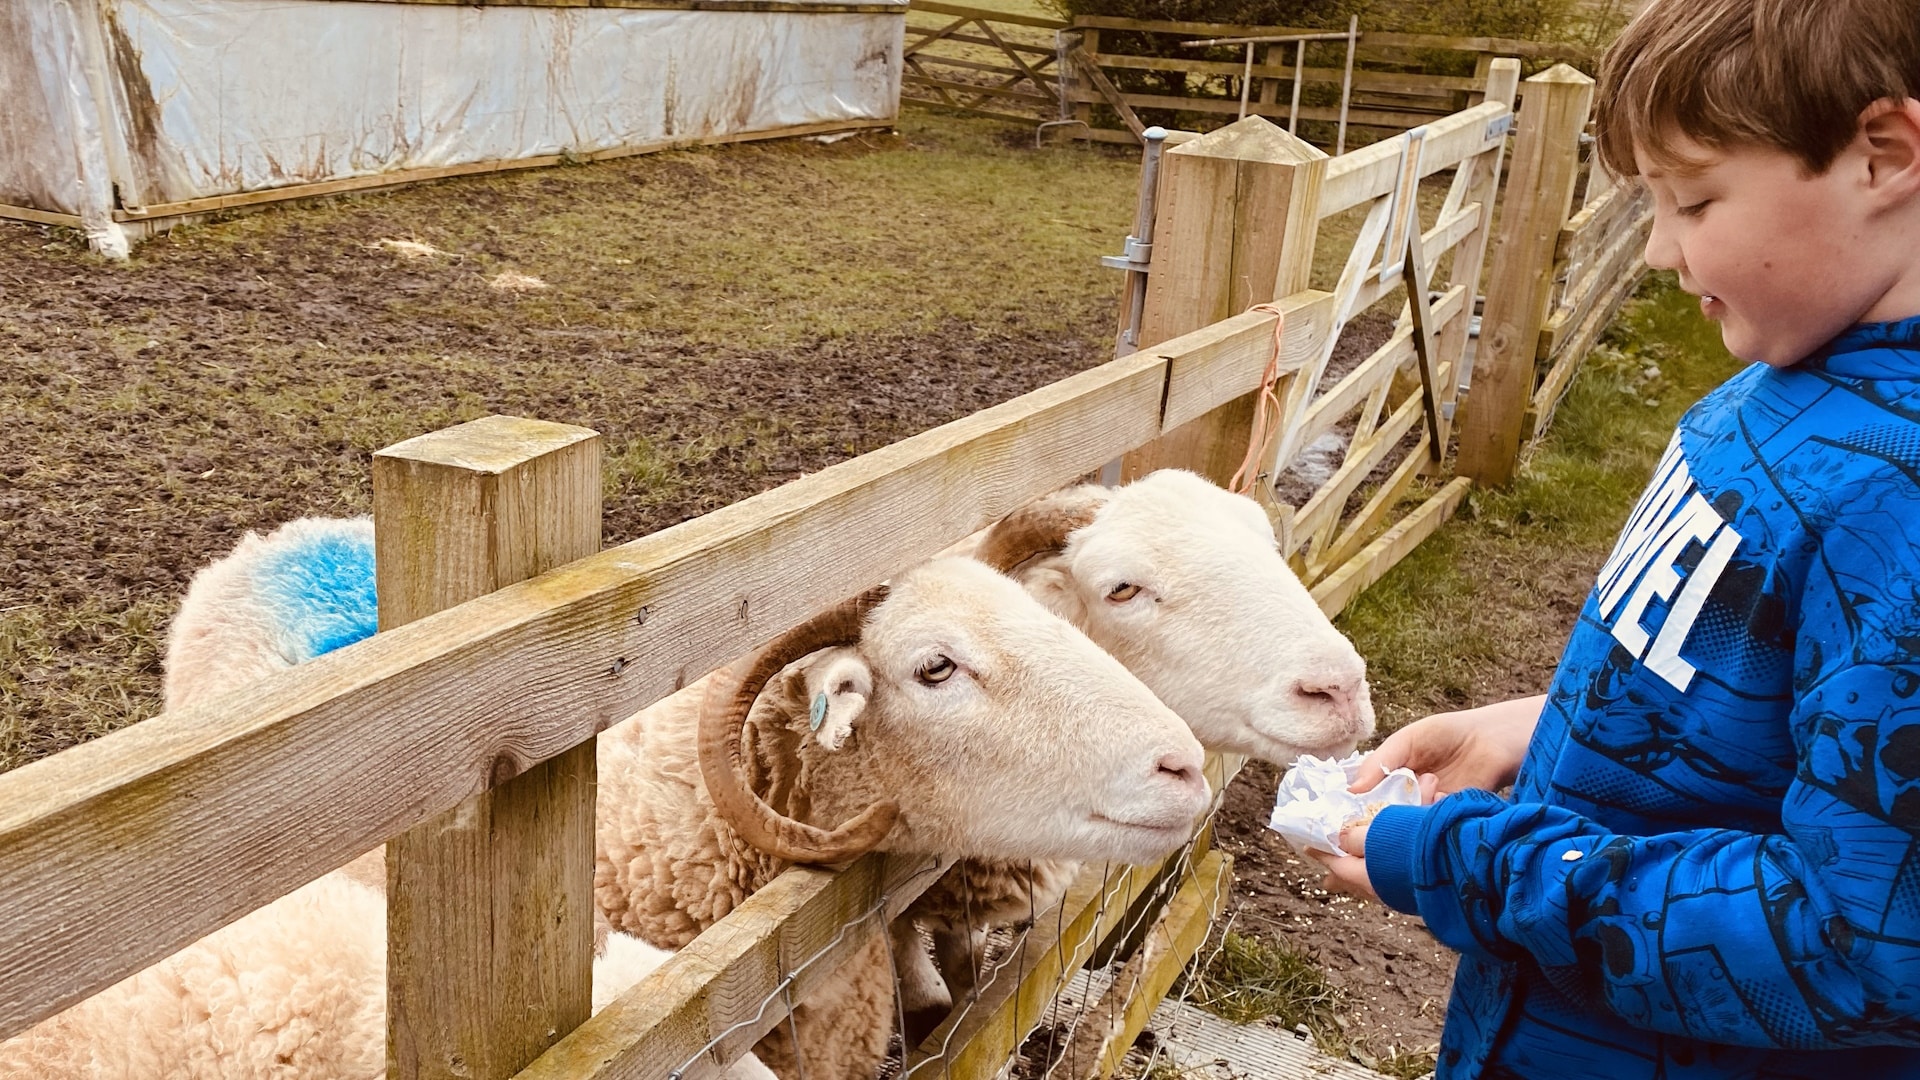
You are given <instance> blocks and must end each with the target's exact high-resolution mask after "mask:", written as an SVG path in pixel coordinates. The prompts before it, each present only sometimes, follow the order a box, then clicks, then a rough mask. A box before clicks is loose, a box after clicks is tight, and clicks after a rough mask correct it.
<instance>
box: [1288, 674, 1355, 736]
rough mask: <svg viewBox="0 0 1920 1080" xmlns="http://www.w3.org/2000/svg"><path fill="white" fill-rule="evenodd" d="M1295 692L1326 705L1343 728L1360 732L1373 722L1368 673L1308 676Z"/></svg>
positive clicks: (1295, 685) (1298, 683)
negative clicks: (1368, 689)
mask: <svg viewBox="0 0 1920 1080" xmlns="http://www.w3.org/2000/svg"><path fill="white" fill-rule="evenodd" d="M1294 693H1296V694H1298V695H1299V696H1300V697H1302V698H1305V699H1306V700H1308V701H1310V702H1315V703H1318V704H1323V705H1325V706H1326V708H1327V711H1328V712H1330V713H1332V714H1333V718H1334V720H1335V721H1336V722H1337V723H1339V724H1340V725H1341V727H1342V728H1344V729H1347V730H1350V731H1353V732H1355V733H1358V734H1362V735H1364V734H1365V729H1366V728H1367V727H1368V726H1369V725H1370V724H1371V723H1372V722H1373V710H1372V708H1371V702H1370V701H1369V700H1368V694H1367V679H1366V675H1365V674H1364V673H1361V674H1347V673H1342V674H1338V675H1331V676H1320V677H1314V678H1304V679H1301V680H1300V681H1299V682H1297V683H1295V684H1294Z"/></svg>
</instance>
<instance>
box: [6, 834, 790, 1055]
mask: <svg viewBox="0 0 1920 1080" xmlns="http://www.w3.org/2000/svg"><path fill="white" fill-rule="evenodd" d="M378 855H379V852H377V851H376V852H374V853H372V856H373V857H372V858H365V857H363V858H362V859H359V860H356V862H355V863H354V864H353V865H352V866H351V867H349V868H347V869H343V870H342V871H340V872H336V873H331V874H327V875H324V876H323V877H321V878H320V879H318V880H317V881H314V882H312V883H310V884H308V885H305V886H303V887H301V888H299V889H296V890H294V891H293V892H291V893H288V894H287V895H286V896H283V897H281V898H280V899H278V900H276V901H274V902H273V903H271V904H268V905H266V906H265V907H262V908H260V909H259V910H257V911H254V912H251V913H249V914H247V915H246V916H243V917H242V918H240V919H238V920H236V921H234V922H233V923H231V924H230V925H228V926H225V927H223V928H221V929H220V930H218V931H216V932H214V933H212V934H209V935H207V936H206V937H204V938H202V939H201V940H199V941H197V942H195V943H194V944H192V945H190V946H188V947H187V948H185V949H182V950H180V951H179V952H178V953H175V954H174V955H172V956H170V957H168V958H167V959H165V960H163V961H161V962H160V963H158V964H155V965H153V966H151V967H149V968H146V969H144V970H142V971H139V972H136V973H135V974H133V975H131V976H128V977H127V978H125V979H122V980H121V981H120V982H117V983H115V984H113V985H112V986H110V987H108V988H106V989H105V990H102V991H101V992H100V993H98V994H95V995H94V996H92V997H90V998H88V999H86V1000H85V1001H82V1002H81V1003H79V1004H78V1005H75V1006H73V1007H72V1008H70V1009H67V1010H66V1011H64V1012H61V1013H58V1014H56V1015H54V1016H52V1017H49V1018H48V1019H46V1020H44V1021H42V1022H41V1023H39V1024H36V1025H35V1026H33V1027H31V1028H28V1029H27V1030H26V1031H24V1032H22V1033H21V1034H19V1035H17V1036H15V1037H14V1038H12V1039H9V1040H7V1041H5V1042H0V1077H8V1078H19V1080H28V1078H32V1080H179V1078H188V1077H192V1078H206V1080H215V1078H218V1080H243V1078H254V1077H259V1078H267V1077H275V1078H284V1077H295V1076H298V1077H327V1078H330V1080H378V1078H380V1077H384V1076H385V1075H386V1071H387V1043H386V1032H387V1023H386V1016H387V983H386V972H387V934H386V927H387V922H386V919H387V916H386V912H387V906H386V899H385V897H384V896H383V895H382V893H381V890H379V889H374V888H369V887H367V886H368V883H369V881H370V880H373V879H370V878H369V876H368V875H369V874H374V875H378V878H377V880H379V881H380V883H381V884H382V885H384V883H385V881H384V874H385V869H384V864H383V863H382V862H381V860H380V859H379V858H378ZM596 929H597V931H598V932H597V933H596V936H595V937H596V939H595V952H596V956H595V959H594V963H593V1011H594V1012H599V1011H600V1010H601V1009H602V1008H605V1007H606V1005H607V1004H608V1003H609V1002H611V1001H612V1000H613V999H614V998H616V997H618V996H619V995H620V994H622V993H624V992H626V991H627V990H628V989H630V988H631V987H632V986H633V985H634V984H635V983H637V982H639V981H640V980H641V979H642V978H645V977H646V976H647V974H649V973H650V972H652V971H653V969H654V968H656V967H659V966H660V964H661V963H662V962H663V961H664V960H665V959H666V958H667V957H668V956H669V955H671V954H669V953H667V952H666V951H664V950H661V949H657V948H654V947H653V946H651V945H648V944H646V943H644V942H642V941H640V940H639V939H637V938H634V937H632V936H631V935H628V934H622V933H615V932H609V929H608V928H607V927H606V925H605V924H604V923H602V924H601V925H600V926H599V927H597V928H596ZM771 1076H772V1074H771V1073H770V1072H768V1071H767V1069H766V1067H765V1066H764V1065H762V1064H760V1062H759V1061H758V1059H756V1058H754V1057H753V1056H752V1055H747V1056H746V1057H743V1058H741V1059H740V1060H738V1061H736V1062H734V1063H733V1065H732V1066H731V1067H730V1068H729V1069H728V1071H727V1077H728V1078H729V1080H769V1078H771Z"/></svg>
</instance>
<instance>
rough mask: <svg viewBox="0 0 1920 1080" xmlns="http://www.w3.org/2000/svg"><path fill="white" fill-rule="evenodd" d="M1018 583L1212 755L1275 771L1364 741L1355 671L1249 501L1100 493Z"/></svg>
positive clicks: (1156, 482) (1131, 489)
mask: <svg viewBox="0 0 1920 1080" xmlns="http://www.w3.org/2000/svg"><path fill="white" fill-rule="evenodd" d="M1063 494H1071V493H1063ZM1020 576H1021V578H1022V580H1023V581H1025V582H1026V584H1027V586H1028V588H1029V589H1030V590H1031V591H1032V592H1033V593H1034V594H1035V595H1036V596H1037V597H1039V598H1040V599H1041V600H1042V601H1043V602H1045V603H1046V604H1047V605H1048V606H1049V607H1050V608H1052V609H1053V610H1054V611H1056V612H1059V613H1060V614H1062V615H1064V616H1066V617H1067V618H1068V619H1070V620H1072V621H1073V622H1074V623H1075V624H1076V625H1079V626H1080V627H1082V628H1083V629H1085V630H1086V632H1087V634H1088V636H1090V637H1092V638H1093V640H1094V641H1096V642H1098V643H1099V644H1100V645H1101V646H1103V647H1104V648H1106V649H1107V650H1108V651H1109V652H1111V653H1112V654H1113V655H1114V656H1116V657H1118V658H1119V659H1120V661H1121V662H1122V663H1124V664H1125V665H1126V666H1127V668H1128V669H1129V670H1130V671H1132V672H1133V673H1134V674H1135V675H1138V676H1139V677H1140V679H1141V681H1143V682H1145V683H1146V684H1147V686H1149V687H1151V688H1152V689H1153V691H1154V692H1155V693H1156V694H1158V695H1159V697H1160V700H1162V701H1164V702H1166V703H1167V705H1169V706H1171V707H1172V708H1173V710H1174V711H1175V712H1176V713H1179V714H1180V716H1181V717H1182V718H1183V719H1184V720H1186V721H1187V723H1188V724H1189V725H1191V726H1192V728H1193V732H1194V734H1195V735H1197V736H1199V738H1200V741H1201V742H1203V743H1205V744H1206V745H1207V746H1209V747H1213V748H1217V749H1222V750H1234V751H1238V752H1240V753H1243V754H1248V755H1251V756H1253V757H1257V758H1264V759H1266V760H1268V761H1274V762H1278V763H1282V764H1285V763H1287V762H1290V761H1292V760H1293V759H1294V758H1295V757H1297V756H1299V755H1300V754H1302V753H1312V754H1343V753H1346V752H1348V751H1349V750H1351V749H1352V747H1353V746H1354V745H1355V744H1356V743H1357V742H1358V741H1359V740H1361V739H1364V738H1366V737H1367V736H1368V735H1370V734H1372V732H1373V707H1372V704H1371V702H1370V701H1369V700H1368V694H1367V682H1366V663H1365V661H1363V660H1362V659H1361V658H1360V654H1359V653H1358V652H1356V651H1355V650H1354V648H1353V645H1352V643H1350V642H1349V641H1347V639H1346V638H1345V636H1343V635H1342V634H1341V633H1340V632H1339V631H1338V630H1336V629H1334V627H1333V624H1332V622H1330V621H1329V620H1328V619H1327V617H1326V616H1325V615H1324V614H1322V613H1321V611H1320V608H1319V606H1318V605H1316V604H1315V603H1314V601H1313V597H1312V596H1311V595H1309V594H1308V592H1307V590H1306V587H1305V586H1303V585H1302V584H1301V583H1300V579H1299V578H1298V577H1296V576H1295V575H1294V573H1293V570H1292V568H1290V567H1289V566H1288V565H1287V563H1286V560H1285V559H1283V558H1282V557H1281V555H1280V552H1279V550H1278V546H1277V544H1276V543H1275V540H1274V534H1273V527H1272V525H1271V524H1270V523H1269V522H1268V520H1267V516H1266V512H1265V511H1263V510H1262V509H1261V508H1260V506H1259V504H1257V503H1255V502H1254V501H1253V500H1252V499H1249V498H1246V497H1244V496H1240V495H1234V494H1232V493H1230V492H1227V491H1224V490H1222V489H1221V488H1219V487H1217V486H1215V485H1213V484H1211V483H1208V482H1207V481H1206V480H1204V479H1201V478H1200V477H1198V476H1195V475H1193V474H1192V473H1187V472H1180V471H1175V470H1164V471H1161V472H1156V473H1153V474H1151V475H1149V476H1147V477H1145V478H1143V479H1141V480H1138V481H1136V482H1134V483H1132V484H1129V485H1127V486H1126V487H1123V488H1119V489H1116V490H1114V491H1112V492H1110V493H1109V494H1108V496H1107V498H1106V500H1105V502H1104V504H1103V505H1102V506H1101V507H1100V509H1099V511H1098V513H1097V515H1096V516H1095V517H1094V519H1093V521H1092V523H1091V524H1089V525H1087V526H1085V527H1083V528H1081V529H1078V530H1076V531H1075V532H1073V533H1072V534H1071V536H1069V538H1068V541H1067V546H1066V549H1065V551H1064V552H1063V553H1062V554H1060V555H1058V556H1053V557H1048V558H1043V559H1039V560H1035V561H1034V562H1033V563H1030V564H1028V566H1027V567H1025V568H1023V569H1022V571H1021V573H1020Z"/></svg>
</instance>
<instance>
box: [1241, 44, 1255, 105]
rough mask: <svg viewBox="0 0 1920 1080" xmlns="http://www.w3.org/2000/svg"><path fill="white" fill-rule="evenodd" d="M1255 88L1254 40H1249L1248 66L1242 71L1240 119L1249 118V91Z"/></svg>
mask: <svg viewBox="0 0 1920 1080" xmlns="http://www.w3.org/2000/svg"><path fill="white" fill-rule="evenodd" d="M1252 89H1253V42H1251V41H1249V42H1247V66H1246V67H1245V68H1243V69H1241V72H1240V119H1242V120H1245V119H1246V118H1247V91H1249V90H1252Z"/></svg>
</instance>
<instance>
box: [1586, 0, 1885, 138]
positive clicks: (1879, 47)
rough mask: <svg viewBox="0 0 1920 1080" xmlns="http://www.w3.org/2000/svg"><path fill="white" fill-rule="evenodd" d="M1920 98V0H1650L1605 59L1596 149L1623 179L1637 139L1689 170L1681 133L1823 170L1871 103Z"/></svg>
mask: <svg viewBox="0 0 1920 1080" xmlns="http://www.w3.org/2000/svg"><path fill="white" fill-rule="evenodd" d="M1916 97H1920V4H1917V3H1916V2H1915V0H1652V3H1650V4H1649V5H1648V7H1647V9H1646V10H1645V11H1643V12H1641V13H1640V15H1639V16H1638V17H1636V18H1635V19H1634V20H1633V22H1632V23H1631V24H1630V25H1629V26H1628V27H1627V29H1626V30H1625V32H1623V33H1622V34H1621V35H1620V39H1619V40H1618V41H1616V42H1614V44H1613V47H1612V48H1611V49H1609V50H1608V51H1607V56H1606V59H1605V61H1603V62H1602V64H1601V69H1600V85H1599V87H1598V93H1597V100H1598V101H1599V110H1598V112H1597V114H1596V121H1597V127H1598V131H1599V142H1598V149H1599V151H1600V156H1601V159H1602V160H1603V161H1605V162H1606V165H1607V168H1608V169H1609V170H1611V171H1612V172H1613V173H1614V174H1615V175H1617V176H1634V175H1638V173H1639V169H1638V168H1637V166H1636V165H1635V163H1634V159H1633V148H1634V144H1635V143H1636V142H1638V143H1639V144H1640V146H1641V147H1642V149H1643V150H1644V151H1645V153H1647V155H1648V156H1649V157H1651V158H1652V159H1654V160H1656V161H1659V162H1660V163H1661V164H1662V165H1664V166H1667V167H1672V168H1678V169H1683V170H1684V169H1685V168H1686V166H1687V165H1688V164H1689V163H1688V162H1687V161H1686V159H1685V158H1683V157H1681V156H1680V155H1679V154H1677V153H1675V152H1674V151H1672V150H1671V149H1667V147H1669V146H1670V145H1671V139H1672V136H1673V135H1674V134H1675V133H1678V134H1681V135H1685V136H1686V137H1688V138H1690V139H1692V140H1693V141H1694V142H1697V143H1700V144H1702V145H1704V146H1710V147H1729V146H1737V145H1743V144H1745V145H1752V144H1759V145H1764V146H1770V147H1773V148H1775V149H1778V150H1783V151H1785V152H1787V153H1789V154H1792V155H1793V156H1795V157H1797V158H1799V159H1800V160H1801V161H1802V162H1803V163H1805V165H1806V166H1807V168H1808V169H1809V170H1810V171H1812V172H1814V173H1822V172H1825V171H1826V170H1827V167H1828V166H1830V165H1832V164H1833V160H1834V158H1836V157H1838V156H1839V154H1840V151H1841V150H1843V149H1844V148H1845V147H1846V146H1847V144H1848V143H1850V142H1852V141H1853V138H1854V136H1855V135H1856V134H1857V133H1858V131H1859V126H1860V114H1861V112H1862V111H1863V110H1865V109H1866V107H1867V106H1869V105H1871V104H1873V103H1874V102H1876V101H1879V100H1881V99H1883V98H1891V99H1893V100H1895V101H1902V100H1905V99H1908V98H1916Z"/></svg>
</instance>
